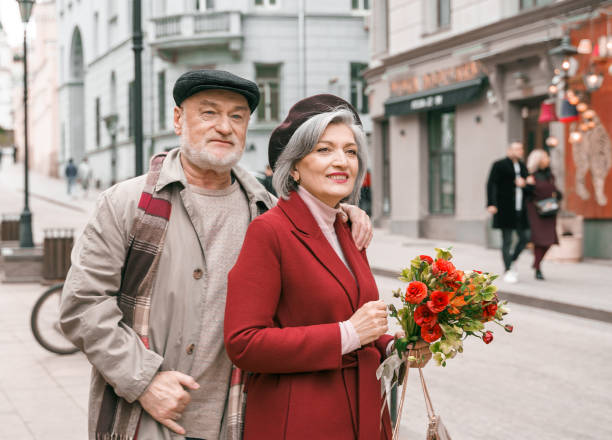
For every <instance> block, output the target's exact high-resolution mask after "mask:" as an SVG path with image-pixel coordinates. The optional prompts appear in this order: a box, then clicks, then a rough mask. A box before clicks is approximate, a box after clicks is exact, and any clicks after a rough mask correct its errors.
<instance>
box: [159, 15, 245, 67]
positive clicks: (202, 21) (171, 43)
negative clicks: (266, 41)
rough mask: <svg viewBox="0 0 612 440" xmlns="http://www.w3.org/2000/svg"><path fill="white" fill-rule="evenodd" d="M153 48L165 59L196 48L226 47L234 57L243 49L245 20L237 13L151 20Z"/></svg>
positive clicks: (178, 16)
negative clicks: (243, 21) (243, 22)
mask: <svg viewBox="0 0 612 440" xmlns="http://www.w3.org/2000/svg"><path fill="white" fill-rule="evenodd" d="M151 22H152V29H151V35H153V41H152V43H151V45H152V46H153V48H155V49H156V50H157V52H158V54H160V55H161V56H162V57H164V58H166V59H174V58H175V57H176V54H177V52H180V51H182V50H189V49H196V48H204V47H207V48H210V47H219V48H227V50H229V51H230V52H231V53H232V55H233V56H236V57H237V56H238V55H239V54H240V51H241V50H242V39H243V35H242V17H241V14H240V12H238V11H222V12H204V13H188V14H182V15H171V16H164V17H157V18H153V19H151Z"/></svg>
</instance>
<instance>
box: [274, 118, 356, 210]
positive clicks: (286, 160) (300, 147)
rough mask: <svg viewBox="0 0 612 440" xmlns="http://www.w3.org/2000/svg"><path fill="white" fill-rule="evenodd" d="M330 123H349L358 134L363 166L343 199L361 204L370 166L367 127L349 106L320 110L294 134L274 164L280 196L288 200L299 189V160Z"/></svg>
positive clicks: (275, 187) (317, 140) (308, 152)
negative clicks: (296, 173) (296, 176)
mask: <svg viewBox="0 0 612 440" xmlns="http://www.w3.org/2000/svg"><path fill="white" fill-rule="evenodd" d="M330 124H345V125H347V126H348V127H349V128H350V129H351V131H352V132H353V136H355V143H356V144H357V160H358V163H359V168H358V171H357V177H356V179H355V186H354V187H353V191H352V192H351V194H350V195H349V196H348V197H347V198H345V199H343V200H342V201H343V202H348V203H351V204H354V205H356V204H357V203H359V196H360V194H361V185H362V184H363V180H364V179H365V175H366V168H367V150H366V145H367V141H366V136H365V133H364V132H363V128H362V127H361V126H360V125H358V124H357V123H356V122H355V117H354V115H353V112H352V111H351V110H349V109H348V108H347V107H345V106H341V107H336V108H335V109H332V110H331V111H329V112H325V113H319V114H318V115H315V116H313V117H311V118H310V119H308V120H307V121H306V122H304V123H303V124H302V125H300V127H299V128H298V129H297V130H296V131H295V133H293V136H291V139H289V142H287V146H286V147H285V149H284V150H283V152H282V153H281V155H280V156H279V158H278V159H277V161H276V165H275V167H274V176H273V177H272V186H273V187H274V189H275V190H276V193H277V194H278V195H279V197H282V198H283V199H285V200H287V199H288V198H289V192H290V191H292V190H295V189H297V183H296V182H295V180H293V177H292V176H291V171H293V169H294V167H295V164H296V163H298V162H299V161H300V160H302V159H303V158H304V157H306V156H307V155H308V154H310V152H312V150H313V148H314V147H315V145H316V144H317V142H319V139H320V138H321V136H322V135H323V132H324V131H325V129H326V128H327V126H328V125H330Z"/></svg>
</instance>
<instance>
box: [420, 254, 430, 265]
mask: <svg viewBox="0 0 612 440" xmlns="http://www.w3.org/2000/svg"><path fill="white" fill-rule="evenodd" d="M419 258H420V259H421V261H427V264H431V263H433V258H431V257H430V256H429V255H419Z"/></svg>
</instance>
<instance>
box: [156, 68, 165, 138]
mask: <svg viewBox="0 0 612 440" xmlns="http://www.w3.org/2000/svg"><path fill="white" fill-rule="evenodd" d="M157 105H158V106H159V108H158V113H157V119H158V123H159V129H160V130H164V129H165V128H166V71H165V70H162V71H161V72H157Z"/></svg>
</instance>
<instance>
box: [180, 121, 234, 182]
mask: <svg viewBox="0 0 612 440" xmlns="http://www.w3.org/2000/svg"><path fill="white" fill-rule="evenodd" d="M188 134H189V129H188V128H187V124H185V123H184V122H183V124H182V126H181V137H180V143H181V154H182V155H183V156H185V158H186V159H187V160H188V161H189V162H191V163H192V164H193V165H195V166H196V167H197V168H199V169H201V170H213V171H215V172H219V173H224V172H228V171H230V170H231V169H232V167H233V166H234V165H236V164H237V163H238V162H239V161H240V158H241V157H242V152H243V150H240V151H233V152H231V153H229V154H227V155H225V156H223V157H217V156H215V155H214V154H211V153H209V152H208V151H206V143H205V141H201V142H198V143H196V144H195V145H190V144H189V141H188V139H189V136H188Z"/></svg>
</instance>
